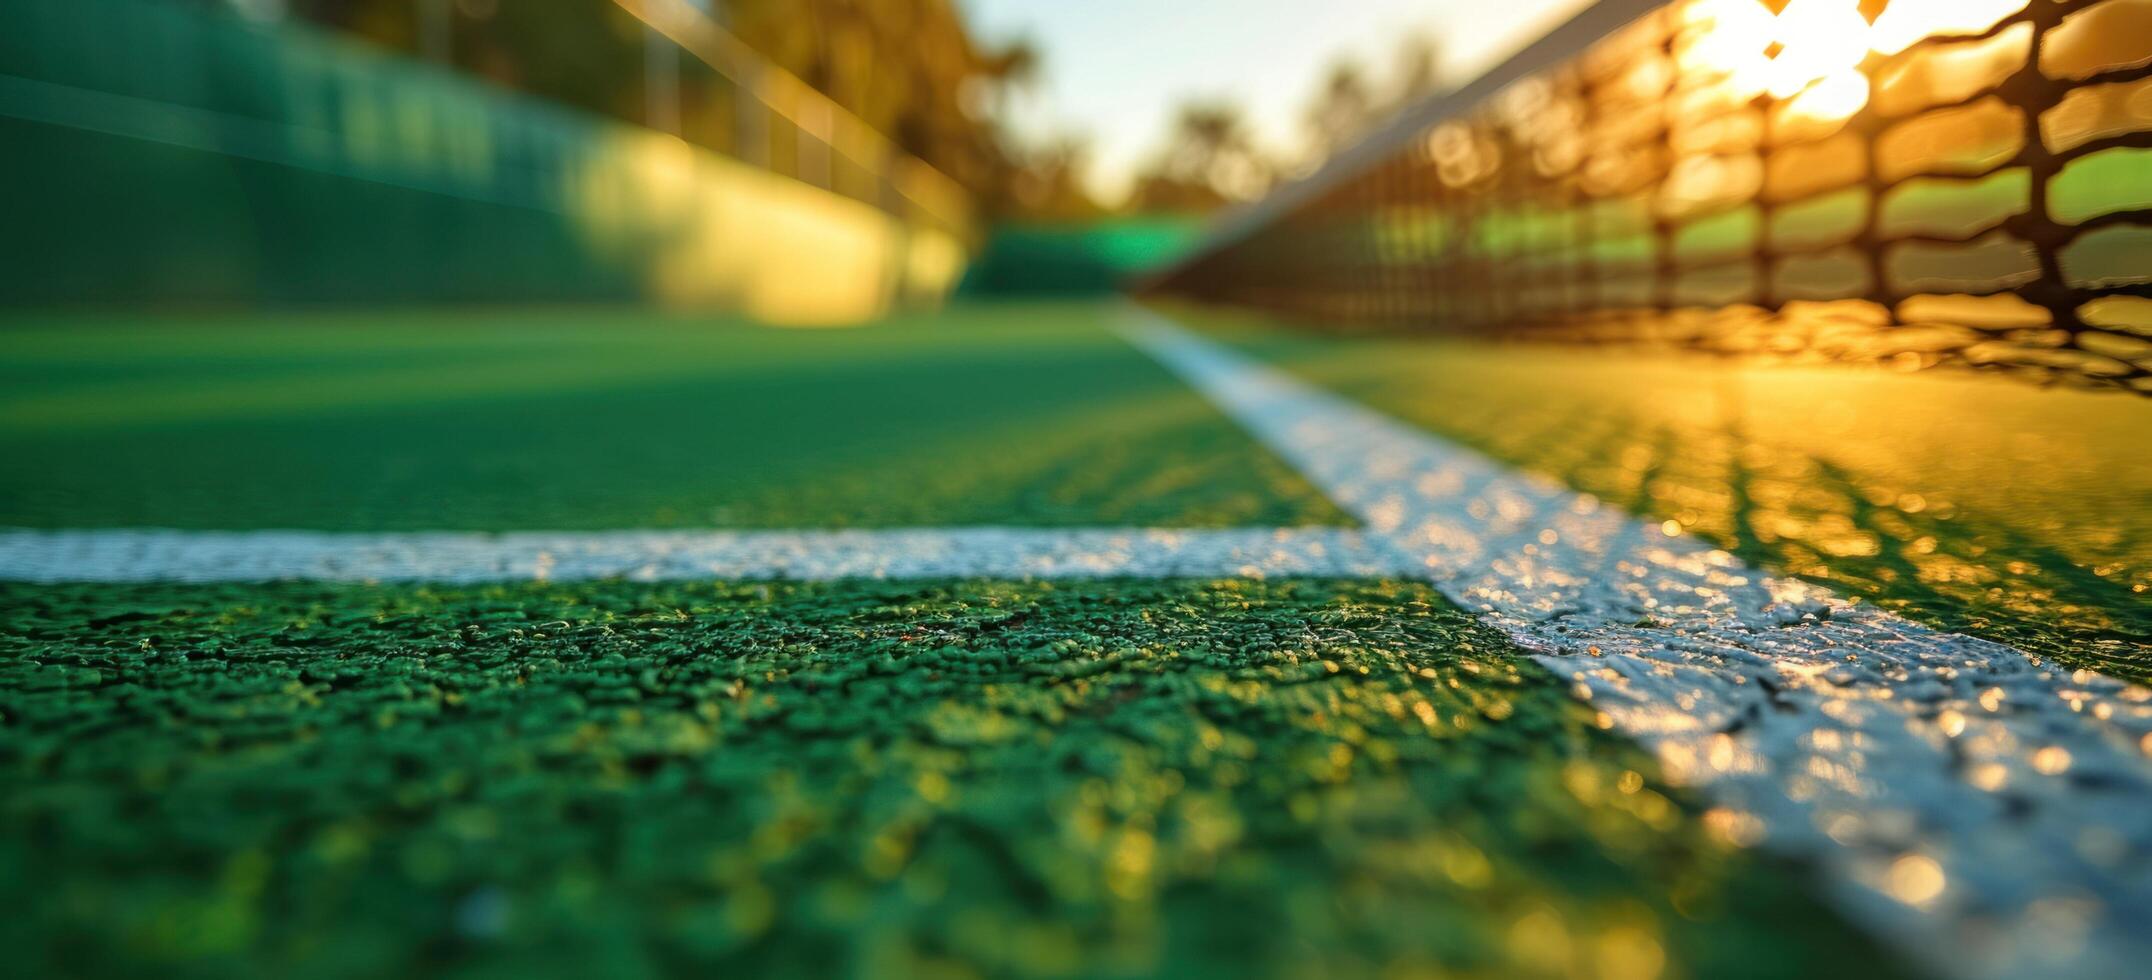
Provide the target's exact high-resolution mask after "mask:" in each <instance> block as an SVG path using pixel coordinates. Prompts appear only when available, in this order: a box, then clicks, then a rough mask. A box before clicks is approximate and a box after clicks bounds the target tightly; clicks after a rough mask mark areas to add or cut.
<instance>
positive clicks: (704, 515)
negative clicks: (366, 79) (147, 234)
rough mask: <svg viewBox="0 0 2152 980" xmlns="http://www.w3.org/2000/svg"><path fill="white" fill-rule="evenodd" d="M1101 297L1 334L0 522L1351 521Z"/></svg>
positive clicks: (230, 322)
mask: <svg viewBox="0 0 2152 980" xmlns="http://www.w3.org/2000/svg"><path fill="white" fill-rule="evenodd" d="M1111 315H1112V311H1111V309H1109V308H1105V307H1094V306H1085V305H1066V306H1056V305H1006V306H982V307H971V308H967V309H963V310H959V311H952V312H950V313H947V314H941V315H935V316H925V315H922V316H918V317H910V318H899V319H895V320H891V321H888V322H885V323H880V324H876V325H873V326H869V327H865V328H859V329H844V330H787V329H778V328H768V327H757V326H752V325H747V324H743V323H739V322H736V321H723V320H711V319H704V318H691V317H684V316H678V317H676V316H666V315H663V314H654V313H646V312H632V311H608V310H601V309H560V310H552V311H543V312H541V311H536V310H533V311H494V312H486V311H466V312H460V313H452V312H436V313H356V312H354V313H262V314H248V315H199V316H146V315H113V316H95V315H69V316H44V315H29V314H18V315H13V316H9V317H6V318H4V319H0V454H4V455H5V456H7V458H9V459H12V460H16V461H17V465H10V466H6V467H0V526H7V525H16V526H31V527H117V526H149V527H181V528H207V529H218V528H310V529H327V530H423V529H448V530H459V529H460V530H515V529H524V530H547V529H575V530H580V529H598V530H603V529H620V528H649V527H713V526H723V527H800V528H824V527H845V526H907V525H921V526H937V525H974V524H1013V525H1047V526H1066V525H1114V526H1119V525H1133V526H1196V527H1202V526H1233V525H1262V526H1270V525H1294V524H1322V523H1343V522H1346V518H1344V516H1343V515H1342V514H1340V513H1339V512H1338V511H1337V510H1336V509H1335V508H1334V507H1333V506H1332V505H1331V504H1330V503H1329V502H1328V501H1327V500H1325V499H1324V498H1323V497H1322V496H1321V495H1320V494H1319V493H1318V492H1316V491H1315V490H1314V488H1312V487H1310V486H1309V485H1308V484H1307V483H1306V481H1305V480H1303V479H1302V478H1301V477H1300V476H1299V475H1298V474H1297V473H1295V472H1293V471H1292V470H1291V468H1290V467H1288V466H1287V465H1286V464H1285V463H1283V462H1282V461H1280V460H1278V459H1276V458H1275V457H1273V456H1272V455H1270V454H1269V453H1268V452H1267V451H1266V450H1264V449H1263V448H1261V447H1260V446H1259V445H1258V444H1256V443H1255V442H1254V441H1252V440H1251V439H1250V438H1249V437H1248V436H1247V435H1245V434H1244V433H1243V432H1242V431H1241V430H1240V429H1238V428H1237V427H1235V426H1234V425H1233V424H1232V423H1231V422H1230V421H1228V420H1227V419H1225V418H1224V417H1223V416H1221V415H1220V414H1219V413H1218V412H1217V410H1216V409H1214V408H1213V407H1211V406H1210V405H1209V403H1207V402H1205V401H1204V400H1203V399H1202V398H1201V397H1200V396H1198V395H1196V394H1194V393H1193V392H1191V391H1189V390H1188V389H1186V388H1185V387H1184V386H1182V385H1181V384H1180V383H1179V382H1178V381H1176V380H1175V379H1173V378H1172V377H1171V376H1170V375H1168V374H1167V373H1166V372H1165V371H1164V370H1163V369H1161V368H1159V367H1158V366H1157V365H1155V364H1154V363H1152V362H1151V361H1150V360H1148V359H1147V358H1145V357H1144V356H1143V355H1141V354H1139V353H1137V352H1135V351H1134V350H1132V349H1130V348H1129V347H1128V346H1127V345H1126V344H1124V343H1123V342H1122V341H1120V340H1119V339H1117V338H1115V337H1114V336H1113V335H1112V334H1110V333H1109V332H1108V331H1107V330H1106V329H1105V327H1104V321H1105V318H1106V317H1108V316H1111Z"/></svg>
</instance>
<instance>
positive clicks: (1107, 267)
mask: <svg viewBox="0 0 2152 980" xmlns="http://www.w3.org/2000/svg"><path fill="white" fill-rule="evenodd" d="M1202 230H1203V222H1202V219H1199V218H1177V217H1149V218H1114V219H1106V220H1102V221H1098V222H1091V223H1070V224H1025V223H1013V224H1006V225H1002V226H1000V227H998V228H996V229H995V230H994V233H993V235H992V236H991V237H990V238H989V239H988V240H987V245H986V248H985V249H984V250H982V251H981V253H980V255H979V256H978V258H977V259H975V260H974V261H973V263H972V265H971V267H970V268H969V269H968V270H966V272H965V275H964V282H963V284H962V286H961V287H960V291H961V293H962V294H964V295H968V296H1022V295H1057V296H1094V295H1104V294H1109V293H1113V292H1115V291H1117V290H1119V289H1121V288H1123V287H1125V286H1126V285H1127V284H1128V281H1129V280H1130V279H1131V278H1133V277H1136V276H1140V275H1142V274H1143V273H1144V272H1146V271H1149V270H1152V269H1157V268H1161V267H1163V266H1165V265H1166V264H1167V263H1170V262H1171V261H1173V259H1174V258H1175V257H1176V256H1178V255H1180V254H1181V252H1182V251H1184V250H1185V249H1187V248H1188V246H1190V245H1191V244H1193V243H1194V242H1195V240H1196V239H1197V238H1198V237H1199V236H1200V235H1201V233H1202Z"/></svg>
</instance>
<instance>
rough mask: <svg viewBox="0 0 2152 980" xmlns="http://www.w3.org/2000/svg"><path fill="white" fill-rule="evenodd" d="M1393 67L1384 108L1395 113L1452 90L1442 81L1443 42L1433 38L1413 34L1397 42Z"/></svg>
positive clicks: (1443, 66)
mask: <svg viewBox="0 0 2152 980" xmlns="http://www.w3.org/2000/svg"><path fill="white" fill-rule="evenodd" d="M1396 59H1397V60H1396V61H1395V62H1394V63H1393V66H1392V68H1391V82H1390V86H1391V87H1390V97H1389V99H1388V101H1387V103H1386V105H1385V108H1386V109H1387V110H1388V111H1389V112H1396V111H1397V110H1400V109H1403V108H1404V107H1406V106H1409V105H1411V104H1413V103H1415V102H1418V101H1420V100H1422V99H1425V98H1428V97H1429V96H1432V95H1435V94H1436V93H1439V92H1441V91H1443V90H1445V89H1447V88H1448V87H1449V84H1448V83H1447V82H1446V81H1444V79H1443V72H1444V71H1445V70H1446V68H1447V66H1446V65H1444V64H1443V58H1442V42H1440V41H1437V40H1436V39H1435V38H1434V37H1433V36H1432V35H1428V34H1410V35H1407V36H1406V37H1405V39H1404V40H1403V41H1400V42H1398V45H1397V55H1396Z"/></svg>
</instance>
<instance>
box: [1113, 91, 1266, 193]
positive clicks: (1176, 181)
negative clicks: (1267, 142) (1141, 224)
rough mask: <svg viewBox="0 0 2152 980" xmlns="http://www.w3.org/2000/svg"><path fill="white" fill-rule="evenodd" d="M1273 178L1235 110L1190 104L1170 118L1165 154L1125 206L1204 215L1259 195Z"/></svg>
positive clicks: (1220, 104)
mask: <svg viewBox="0 0 2152 980" xmlns="http://www.w3.org/2000/svg"><path fill="white" fill-rule="evenodd" d="M1274 172H1275V168H1274V167H1273V166H1272V164H1271V162H1270V161H1269V159H1268V158H1267V157H1266V156H1265V155H1264V153H1263V152H1262V149H1261V148H1260V147H1259V146H1257V145H1256V142H1255V138H1254V136H1253V134H1252V133H1250V131H1249V129H1248V125H1247V122H1246V120H1245V119H1243V118H1242V116H1241V111H1240V107H1239V106H1236V105H1233V104H1232V103H1227V102H1194V103H1190V104H1188V105H1185V106H1182V107H1181V110H1180V113H1179V114H1178V115H1177V116H1175V118H1174V126H1173V133H1172V135H1171V137H1170V138H1169V140H1168V143H1167V147H1166V150H1165V152H1164V153H1163V154H1162V155H1160V156H1159V157H1158V159H1157V160H1156V161H1154V162H1153V163H1152V165H1151V166H1150V167H1149V168H1148V169H1146V170H1145V171H1144V172H1143V173H1142V174H1140V175H1138V177H1137V179H1136V188H1135V193H1134V194H1133V195H1132V198H1131V200H1130V206H1131V208H1132V209H1134V210H1137V211H1147V212H1196V211H1209V210H1213V209H1215V208H1218V207H1220V206H1222V205H1225V204H1230V203H1234V202H1237V201H1246V200H1251V199H1253V198H1255V197H1256V196H1258V195H1260V194H1262V193H1263V191H1265V190H1267V189H1269V187H1270V182H1271V179H1272V177H1273V175H1274Z"/></svg>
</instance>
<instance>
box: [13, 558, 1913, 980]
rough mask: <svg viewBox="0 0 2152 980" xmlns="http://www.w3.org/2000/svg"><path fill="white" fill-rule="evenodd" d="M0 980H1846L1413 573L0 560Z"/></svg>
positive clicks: (1880, 969)
mask: <svg viewBox="0 0 2152 980" xmlns="http://www.w3.org/2000/svg"><path fill="white" fill-rule="evenodd" d="M0 608H5V609H7V610H8V611H9V612H8V615H6V616H5V617H0V712H4V715H5V718H6V724H5V725H4V726H0V800H4V801H5V802H4V803H0V895H4V902H5V904H6V906H7V907H8V908H9V909H10V910H11V911H10V913H9V914H8V915H7V916H5V917H4V919H0V941H4V942H5V943H6V945H7V948H8V951H9V953H8V955H9V958H10V960H11V962H13V963H15V964H16V967H17V968H18V969H21V970H22V971H24V974H25V975H37V976H83V977H91V976H144V975H151V974H154V975H158V976H174V977H193V976H201V977H215V978H219V980H230V978H246V977H257V976H260V977H339V976H352V977H359V976H414V975H424V976H433V975H441V976H468V977H502V976H515V977H552V976H608V977H638V976H654V975H691V974H698V973H699V974H710V975H740V976H806V975H820V976H829V975H855V976H864V975H874V976H906V975H918V976H938V977H968V976H985V975H995V976H1217V977H1246V976H1307V977H1314V976H1383V977H1404V976H1435V975H1441V976H1454V977H1517V976H1554V975H1562V976H1577V977H1603V978H1607V980H1644V978H1650V977H1656V976H1666V977H1724V976H1744V977H1758V978H1769V977H1810V976H1828V975H1853V974H1858V975H1861V976H1886V975H1891V974H1893V973H1895V972H1898V971H1897V968H1896V967H1895V966H1894V964H1893V962H1892V960H1891V959H1890V958H1889V957H1888V956H1887V955H1886V954H1883V953H1881V952H1879V951H1878V950H1877V949H1876V948H1875V947H1874V946H1873V945H1871V944H1870V943H1869V942H1868V941H1866V940H1864V939H1863V938H1861V937H1860V936H1858V935H1855V934H1853V933H1851V932H1849V930H1848V929H1847V928H1846V927H1845V926H1844V925H1843V924H1841V923H1840V922H1839V921H1838V920H1837V919H1835V918H1834V917H1833V916H1831V915H1830V914H1828V913H1826V912H1824V911H1821V910H1820V909H1819V907H1818V906H1817V905H1816V904H1814V903H1813V901H1812V900H1811V899H1809V898H1808V897H1805V895H1804V892H1803V890H1802V888H1801V887H1800V886H1799V885H1798V884H1797V877H1796V874H1795V873H1794V872H1792V871H1790V870H1789V869H1786V868H1783V867H1778V866H1775V865H1771V864H1768V863H1765V862H1762V861H1760V860H1758V859H1755V858H1752V857H1749V856H1746V855H1745V854H1743V853H1741V852H1738V851H1734V850H1730V849H1729V848H1728V847H1726V846H1725V845H1723V844H1720V843H1716V842H1714V840H1713V838H1712V837H1711V836H1710V835H1709V834H1707V833H1706V832H1705V830H1704V829H1703V827H1702V826H1701V821H1700V819H1699V814H1698V813H1697V811H1696V810H1695V809H1694V808H1693V807H1692V806H1691V805H1690V804H1689V803H1688V802H1686V801H1685V800H1684V799H1683V798H1682V797H1681V796H1680V795H1679V794H1676V793H1674V792H1672V791H1670V790H1668V789H1666V788H1665V787H1664V786H1662V785H1661V784H1660V783H1659V782H1658V781H1657V779H1656V777H1655V775H1654V767H1653V763H1652V760H1651V759H1650V758H1649V757H1648V756H1647V755H1645V754H1643V753H1641V752H1639V751H1637V750H1635V749H1633V748H1630V747H1628V746H1626V745H1624V744H1622V743H1621V742H1619V741H1618V740H1616V739H1613V738H1611V737H1609V736H1607V735H1606V734H1604V733H1603V732H1601V731H1600V730H1599V728H1598V727H1597V725H1596V724H1595V722H1594V719H1593V715H1592V712H1591V711H1590V709H1589V708H1587V707H1586V706H1584V705H1581V704H1579V703H1577V702H1575V701H1573V700H1571V699H1570V698H1569V697H1568V695H1567V693H1566V692H1565V691H1564V690H1563V689H1562V688H1561V686H1560V684H1559V683H1558V682H1555V681H1554V680H1552V679H1551V678H1550V677H1548V676H1547V675H1545V674H1544V673H1542V672H1540V671H1539V670H1537V669H1536V668H1534V667H1533V666H1532V665H1530V664H1529V663H1528V662H1524V661H1520V660H1517V659H1513V658H1512V657H1511V656H1510V655H1508V654H1507V653H1506V652H1504V647H1503V645H1502V642H1501V640H1500V639H1499V638H1498V637H1497V636H1496V635H1495V634H1493V633H1491V632H1489V631H1488V630H1486V629H1484V628H1482V627H1480V626H1478V625H1476V624H1475V623H1473V622H1472V621H1471V620H1470V619H1469V618H1468V617H1466V616H1465V615H1463V614H1461V613H1459V612H1457V611H1455V610H1454V609H1452V608H1451V607H1449V606H1447V605H1446V604H1444V603H1443V602H1442V601H1441V600H1440V599H1439V598H1437V597H1436V596H1435V595H1433V594H1432V592H1431V591H1429V590H1428V589H1426V588H1425V587H1421V586H1411V585H1398V584H1379V583H1352V582H1298V583H1271V584H1262V583H1252V582H1236V581H1224V582H1213V583H1195V582H1152V583H1105V584H1089V585H1083V586H1069V587H1055V586H1051V585H1044V584H1029V585H1009V584H992V583H968V584H951V585H935V584H912V585H856V584H855V585H798V584H793V585H725V584H719V585H714V586H713V585H710V584H699V585H694V584H684V585H634V584H624V583H614V584H595V585H583V586H572V587H563V586H547V585H522V586H503V587H494V588H471V589H429V590H409V589H403V590H399V589H386V588H374V587H336V586H325V585H308V584H286V585H273V586H230V587H203V586H195V587H186V586H80V587H65V588H39V587H27V586H19V585H8V586H0Z"/></svg>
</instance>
